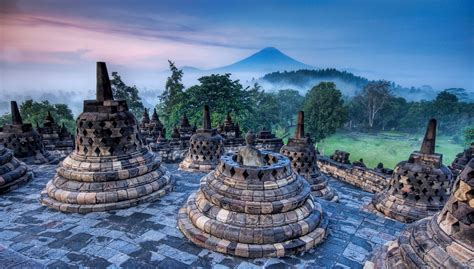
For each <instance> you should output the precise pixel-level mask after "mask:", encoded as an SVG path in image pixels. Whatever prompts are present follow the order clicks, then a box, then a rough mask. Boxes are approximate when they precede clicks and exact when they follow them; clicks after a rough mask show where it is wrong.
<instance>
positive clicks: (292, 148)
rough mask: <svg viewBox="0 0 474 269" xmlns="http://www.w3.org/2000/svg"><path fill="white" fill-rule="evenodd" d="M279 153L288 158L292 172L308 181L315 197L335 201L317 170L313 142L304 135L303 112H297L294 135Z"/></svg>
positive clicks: (335, 198) (332, 192) (326, 181)
mask: <svg viewBox="0 0 474 269" xmlns="http://www.w3.org/2000/svg"><path fill="white" fill-rule="evenodd" d="M280 153H281V154H283V155H285V156H286V157H288V158H289V159H290V161H291V167H292V168H293V170H294V171H295V172H296V173H297V174H298V175H301V176H303V177H304V178H305V179H306V180H307V181H308V183H309V185H310V186H311V191H312V192H313V195H314V196H315V197H319V198H322V199H326V200H330V201H337V196H336V195H335V194H334V191H333V190H332V189H331V188H330V187H329V186H328V177H327V176H326V175H324V174H322V173H321V172H320V171H319V169H318V164H317V162H316V159H317V154H316V149H315V147H314V145H313V141H312V140H311V138H310V137H309V136H305V135H304V113H303V111H300V112H298V122H297V125H296V130H295V135H294V136H293V137H292V138H289V139H288V143H287V144H286V145H284V146H283V147H282V148H281V150H280Z"/></svg>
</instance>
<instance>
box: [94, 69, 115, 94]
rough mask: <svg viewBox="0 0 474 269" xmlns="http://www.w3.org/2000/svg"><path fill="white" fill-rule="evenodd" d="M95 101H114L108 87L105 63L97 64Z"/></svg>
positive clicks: (108, 81) (110, 89)
mask: <svg viewBox="0 0 474 269" xmlns="http://www.w3.org/2000/svg"><path fill="white" fill-rule="evenodd" d="M96 100H97V101H106V100H114V96H113V94H112V88H111V87H110V80H109V73H108V72H107V65H106V64H105V62H97V87H96Z"/></svg>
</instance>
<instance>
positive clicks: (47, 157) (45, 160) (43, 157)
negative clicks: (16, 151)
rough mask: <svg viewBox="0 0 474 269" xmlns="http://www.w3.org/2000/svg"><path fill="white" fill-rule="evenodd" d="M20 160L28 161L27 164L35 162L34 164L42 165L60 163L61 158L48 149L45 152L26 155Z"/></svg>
mask: <svg viewBox="0 0 474 269" xmlns="http://www.w3.org/2000/svg"><path fill="white" fill-rule="evenodd" d="M18 159H19V160H20V161H22V162H24V163H26V164H29V165H31V164H34V165H41V164H58V163H59V158H58V157H57V156H55V155H53V154H51V153H49V152H48V151H45V152H44V153H40V152H38V153H36V155H35V156H30V157H24V158H18Z"/></svg>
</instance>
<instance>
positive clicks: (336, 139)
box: [318, 133, 463, 168]
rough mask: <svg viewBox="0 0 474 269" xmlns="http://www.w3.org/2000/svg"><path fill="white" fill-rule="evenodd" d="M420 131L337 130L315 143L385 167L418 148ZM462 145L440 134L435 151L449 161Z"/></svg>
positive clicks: (322, 148) (327, 150) (327, 152)
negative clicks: (370, 132)
mask: <svg viewBox="0 0 474 269" xmlns="http://www.w3.org/2000/svg"><path fill="white" fill-rule="evenodd" d="M422 138H423V135H409V134H401V133H380V134H377V135H371V134H363V133H337V134H334V135H332V136H330V137H329V138H326V139H325V140H324V141H323V142H320V143H319V144H318V149H319V151H320V152H321V153H324V155H331V154H332V153H333V152H334V150H336V149H339V150H344V151H347V152H349V153H350V154H351V155H350V160H351V161H356V160H359V159H360V158H362V159H364V163H365V164H366V165H367V166H368V167H375V166H376V165H377V164H378V163H379V162H382V163H383V164H384V166H385V167H387V168H393V167H395V165H396V164H397V163H398V162H400V161H403V160H407V159H408V157H409V156H410V153H411V152H413V151H414V150H419V149H420V146H421V139H422ZM462 150H463V146H462V145H461V144H458V143H454V142H453V141H451V140H450V138H448V137H443V136H439V137H437V139H436V152H437V153H442V154H443V163H444V164H445V165H448V164H450V163H451V162H452V161H453V160H454V158H455V157H456V154H457V153H459V152H461V151H462Z"/></svg>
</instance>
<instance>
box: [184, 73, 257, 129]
mask: <svg viewBox="0 0 474 269" xmlns="http://www.w3.org/2000/svg"><path fill="white" fill-rule="evenodd" d="M199 82H200V84H199V85H194V86H192V87H190V88H188V89H187V90H186V91H184V92H183V95H182V97H183V98H181V100H180V102H179V103H178V104H177V105H176V106H178V107H179V113H180V114H181V115H182V114H184V113H186V115H188V118H189V119H190V121H191V122H195V123H200V122H201V118H202V108H203V106H204V105H209V107H210V109H211V119H212V123H213V126H217V124H219V123H221V122H222V121H224V118H225V117H226V115H227V113H228V112H230V113H231V114H232V117H233V119H234V121H236V122H238V123H242V120H243V119H244V118H247V117H248V116H250V115H252V111H253V107H252V103H253V102H252V99H251V94H250V92H248V91H247V89H244V88H243V87H242V85H241V84H240V82H239V81H238V80H231V79H230V74H224V75H219V74H212V75H210V76H204V77H201V78H199ZM198 125H199V124H198Z"/></svg>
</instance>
